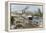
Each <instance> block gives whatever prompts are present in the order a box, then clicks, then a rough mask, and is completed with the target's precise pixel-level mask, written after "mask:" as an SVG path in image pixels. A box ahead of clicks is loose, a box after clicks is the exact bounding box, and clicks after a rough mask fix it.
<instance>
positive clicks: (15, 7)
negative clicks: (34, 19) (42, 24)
mask: <svg viewBox="0 0 46 33" xmlns="http://www.w3.org/2000/svg"><path fill="white" fill-rule="evenodd" d="M27 6H28V9H27V10H26V11H28V12H30V11H31V12H35V11H36V12H37V11H38V9H39V8H40V10H41V12H42V6H34V5H11V12H15V11H19V10H23V9H24V8H26V7H27ZM19 12H21V11H19Z"/></svg>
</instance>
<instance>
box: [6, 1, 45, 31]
mask: <svg viewBox="0 0 46 33" xmlns="http://www.w3.org/2000/svg"><path fill="white" fill-rule="evenodd" d="M15 3H16V4H29V5H30V4H32V5H42V11H43V10H44V3H39V2H38V3H37V2H18V1H17V2H16V1H8V2H6V4H5V5H7V6H6V7H5V8H6V9H5V11H6V12H5V16H6V17H5V19H6V20H5V24H6V25H5V28H6V29H5V30H7V31H10V32H12V31H15V32H16V31H34V30H42V29H44V28H45V23H44V16H43V27H42V28H32V29H31V28H28V29H14V30H10V11H11V8H10V7H11V4H15ZM43 14H44V13H43Z"/></svg>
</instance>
